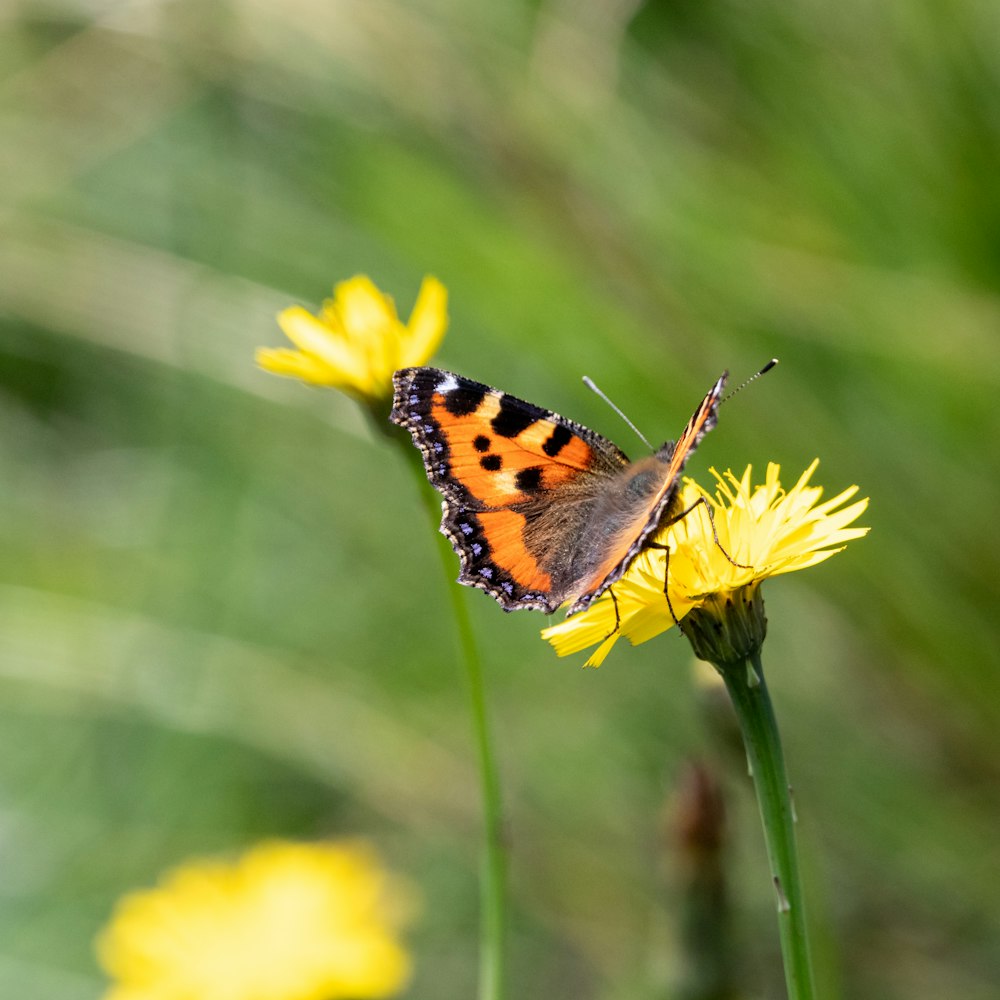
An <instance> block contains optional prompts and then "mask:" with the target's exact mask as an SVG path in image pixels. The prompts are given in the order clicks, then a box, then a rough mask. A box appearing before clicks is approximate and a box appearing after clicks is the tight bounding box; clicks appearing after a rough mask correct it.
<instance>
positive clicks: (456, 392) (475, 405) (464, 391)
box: [444, 384, 486, 417]
mask: <svg viewBox="0 0 1000 1000" xmlns="http://www.w3.org/2000/svg"><path fill="white" fill-rule="evenodd" d="M485 398H486V386H481V385H475V384H473V385H460V386H459V387H458V388H457V389H452V390H451V392H449V393H446V394H445V397H444V406H445V409H446V410H447V411H448V412H449V413H450V414H451V415H452V416H453V417H467V416H468V415H469V414H470V413H475V412H476V410H478V409H479V405H480V404H481V403H482V401H483V400H484V399H485Z"/></svg>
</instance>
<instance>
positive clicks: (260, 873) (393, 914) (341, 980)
mask: <svg viewBox="0 0 1000 1000" xmlns="http://www.w3.org/2000/svg"><path fill="white" fill-rule="evenodd" d="M404 897H405V893H404V892H403V891H402V889H401V887H400V886H399V885H398V884H396V883H395V882H394V881H393V880H392V879H391V878H390V877H389V876H388V875H386V873H385V872H383V870H382V869H381V868H380V866H379V864H378V861H377V859H376V857H375V856H374V854H373V852H372V851H371V850H370V849H369V848H368V847H367V846H365V845H364V844H363V843H360V842H349V843H327V844H296V843H290V842H287V841H271V842H267V843H264V844H261V845H259V846H257V847H255V848H253V849H252V850H250V851H249V852H248V853H247V854H245V855H244V856H243V857H242V858H240V859H239V860H237V861H236V862H235V863H232V864H230V863H226V862H222V861H211V860H202V861H192V862H189V863H187V864H185V865H182V866H181V867H180V868H177V869H176V870H174V871H172V872H170V873H168V874H167V875H166V876H165V877H164V878H163V879H162V880H161V882H160V885H159V886H158V887H157V888H155V889H149V890H144V891H140V892H135V893H132V894H131V895H128V896H126V897H124V899H122V900H120V901H119V903H118V906H117V909H116V911H115V913H114V916H113V917H112V919H111V922H110V923H109V925H108V926H107V927H106V928H105V929H104V931H103V932H102V934H101V936H100V938H99V939H98V942H97V949H98V957H99V959H100V961H101V964H102V965H103V966H104V968H105V969H106V970H107V972H108V974H109V975H110V976H111V978H112V979H113V980H114V981H115V982H114V985H112V987H111V988H110V990H109V991H108V993H107V994H106V996H105V1000H337V998H340V997H351V998H354V1000H361V998H366V997H388V996H392V995H394V994H396V993H397V992H398V991H399V990H400V989H401V988H402V987H403V985H404V984H405V982H406V980H407V978H408V976H409V966H410V961H409V958H408V956H407V953H406V952H405V951H404V950H403V948H402V947H401V945H400V944H399V942H398V941H397V939H396V930H397V925H398V924H399V922H400V918H401V916H402V914H401V912H400V910H401V909H402V908H404V905H405V898H404Z"/></svg>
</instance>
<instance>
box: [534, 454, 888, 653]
mask: <svg viewBox="0 0 1000 1000" xmlns="http://www.w3.org/2000/svg"><path fill="white" fill-rule="evenodd" d="M818 465H819V460H818V459H817V460H815V461H814V462H813V463H812V464H811V465H810V466H809V468H808V469H806V471H805V472H804V473H803V474H802V475H801V476H800V477H799V480H798V482H797V483H796V484H795V485H794V486H793V487H792V488H791V489H789V490H787V491H786V490H784V489H783V488H782V486H781V482H780V480H779V474H780V468H779V466H778V465H777V464H775V463H773V462H772V463H769V464H768V467H767V475H766V476H765V479H764V482H763V484H761V485H758V486H753V485H752V468H751V467H750V466H747V469H746V471H745V472H744V473H743V475H742V476H740V477H739V478H737V477H736V476H735V475H733V473H732V472H727V473H726V474H725V475H719V473H717V472H716V471H715V470H714V469H713V470H712V474H713V475H714V476H715V480H716V489H715V492H714V493H710V492H709V491H708V490H705V489H703V488H702V487H700V486H698V485H697V484H696V483H694V482H693V481H692V480H690V479H686V480H685V481H684V485H683V487H682V489H681V493H680V506H679V507H678V509H679V510H686V509H687V508H688V507H690V506H691V505H692V504H694V503H695V502H696V501H698V500H699V499H704V501H705V503H700V504H698V506H696V507H695V508H694V509H693V510H692V511H691V512H690V513H689V514H687V515H686V516H685V517H682V518H681V519H680V520H679V521H676V522H675V523H674V524H671V525H670V526H669V527H667V528H664V529H662V530H661V531H660V532H659V533H658V534H657V535H656V536H655V538H654V541H655V542H656V543H658V544H661V545H666V546H667V547H668V549H669V577H668V576H667V573H668V555H667V552H665V551H664V550H663V549H656V548H646V549H644V550H643V551H642V552H641V553H640V554H639V555H638V556H637V557H636V558H635V560H634V561H633V562H632V565H631V566H630V567H629V569H628V571H627V572H626V574H625V575H624V576H623V577H622V578H621V580H620V581H619V582H618V583H616V584H615V585H614V593H615V599H616V600H617V603H618V615H619V627H618V629H617V630H616V629H615V607H614V603H613V602H612V599H611V596H610V595H609V594H605V595H604V596H603V597H601V598H600V599H598V600H597V601H595V602H594V603H593V604H592V605H591V606H590V607H589V608H587V610H586V611H583V612H581V613H580V614H578V615H574V616H573V617H572V618H568V619H567V620H566V621H564V622H561V623H560V624H558V625H553V626H551V627H550V628H547V629H544V630H543V631H542V637H543V638H544V639H547V640H548V641H549V642H551V643H552V645H553V646H554V647H555V650H556V652H557V653H558V654H559V655H560V656H565V655H567V654H568V653H575V652H578V651H579V650H581V649H586V648H587V647H589V646H593V645H595V644H598V643H599V644H600V645H599V646H598V648H597V650H596V651H595V652H594V653H593V655H592V656H591V657H590V659H589V660H588V661H587V665H588V666H599V665H600V664H601V663H602V662H603V661H604V658H605V657H606V656H607V655H608V653H609V652H610V650H611V647H612V646H613V645H614V644H615V642H617V640H618V638H619V637H620V636H622V635H624V636H626V637H627V638H628V639H629V640H630V641H631V642H632V644H633V645H635V644H637V643H640V642H645V641H646V640H647V639H652V638H653V637H654V636H656V635H659V634H660V633H661V632H665V631H666V630H667V629H668V628H670V627H671V626H672V625H674V624H676V621H679V620H683V619H684V617H685V615H687V614H688V613H689V612H691V611H692V610H693V609H696V608H703V607H711V606H714V605H716V604H718V603H719V602H720V601H721V602H723V603H725V602H727V601H728V602H729V603H730V604H731V605H732V604H733V603H735V604H736V605H740V604H741V603H742V604H744V605H745V604H746V603H747V602H749V603H750V604H751V605H752V600H753V597H754V595H755V594H756V589H757V585H758V584H759V583H760V581H761V580H764V579H766V578H767V577H769V576H778V575H779V574H781V573H791V572H793V571H794V570H798V569H805V568H806V567H807V566H814V565H816V563H820V562H823V560H824V559H829V558H830V556H832V555H834V554H835V553H837V552H840V551H841V549H843V547H844V545H845V543H846V542H848V541H850V540H851V539H853V538H860V537H861V536H862V535H864V534H867V532H868V529H867V528H850V527H848V525H850V524H851V523H852V522H854V521H855V520H856V519H857V518H858V517H859V516H860V515H861V514H862V512H863V511H864V510H865V508H866V507H867V506H868V500H867V499H864V500H858V501H855V502H854V503H852V504H849V505H847V506H844V505H845V503H846V502H847V501H848V500H849V499H850V498H851V497H853V496H854V494H855V493H857V491H858V487H857V486H852V487H850V488H849V489H846V490H844V491H843V492H842V493H840V494H838V495H837V496H835V497H833V498H832V499H831V500H827V501H826V502H825V503H819V499H820V496H821V495H822V492H823V490H822V488H821V487H819V486H810V485H809V480H810V478H811V477H812V474H813V473H814V472H815V471H816V467H817V466H818ZM708 508H711V514H712V516H711V518H710V517H709V510H708ZM713 522H714V525H715V533H714V534H713V531H712V525H713ZM716 535H717V536H718V541H716ZM664 578H666V579H667V597H669V599H670V603H669V604H668V603H667V599H666V598H665V597H664V593H663V581H664ZM734 595H735V597H736V598H737V599H736V600H735V601H733V600H731V598H733V597H734ZM671 608H672V609H673V610H672V612H671ZM675 616H676V617H675Z"/></svg>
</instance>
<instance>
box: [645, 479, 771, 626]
mask: <svg viewBox="0 0 1000 1000" xmlns="http://www.w3.org/2000/svg"><path fill="white" fill-rule="evenodd" d="M702 504H704V505H705V512H706V513H707V514H708V523H709V524H710V525H711V526H712V538H714V539H715V544H716V545H717V546H718V549H719V551H720V552H721V553H722V554H723V555H724V556H725V557H726V559H727V560H728V561H729V562H730V563H732V565H733V566H736V567H737V568H738V569H753V568H754V567H753V566H747V565H746V564H745V563H741V562H737V561H736V560H735V559H734V558H733V557H732V556H731V555H730V554H729V553H728V552H727V551H726V549H725V546H724V545H723V544H722V542H720V541H719V532H718V531H716V528H715V515H714V514H713V513H712V505H711V504H710V503H709V502H708V501H707V500H706V499H705V498H704V497H698V499H697V500H695V502H694V503H693V504H691V506H690V507H688V508H686V509H685V510H682V511H681V512H680V513H679V514H675V515H674V516H673V517H671V518H669V519H668V520H666V521H664V522H663V523H662V524H661V525H660V528H669V527H670V526H671V525H672V524H676V523H677V522H678V521H680V520H682V519H683V518H685V517H687V516H688V514H690V513H691V511H693V510H694V509H695V507H699V506H701V505H702ZM649 547H650V548H657V549H658V548H664V547H665V546H660V545H650V546H649ZM674 621H677V619H676V618H675V619H674Z"/></svg>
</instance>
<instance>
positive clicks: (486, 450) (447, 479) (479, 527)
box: [390, 368, 628, 613]
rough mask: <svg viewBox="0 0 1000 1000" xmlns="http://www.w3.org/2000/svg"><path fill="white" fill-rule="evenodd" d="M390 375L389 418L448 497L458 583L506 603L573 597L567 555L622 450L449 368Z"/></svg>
mask: <svg viewBox="0 0 1000 1000" xmlns="http://www.w3.org/2000/svg"><path fill="white" fill-rule="evenodd" d="M393 382H394V385H395V397H394V400H393V409H392V414H391V417H390V419H391V420H392V422H393V423H395V424H398V425H400V426H401V427H405V428H406V429H407V430H409V432H410V434H411V435H412V436H413V440H414V442H415V443H416V445H417V446H418V447H419V448H420V451H421V453H422V454H423V457H424V467H425V468H426V470H427V476H428V478H429V479H430V481H431V483H432V485H433V486H434V487H435V488H436V489H437V490H438V492H439V493H440V494H441V495H442V497H443V498H444V503H443V517H442V521H441V531H442V532H443V533H444V534H445V535H446V536H447V537H448V539H449V540H450V541H451V543H452V546H453V547H454V549H455V551H456V552H457V553H458V556H459V559H460V561H461V564H462V568H461V573H460V574H459V578H458V579H459V582H460V583H464V584H467V585H470V586H473V587H479V588H480V589H482V590H485V591H486V592H487V593H488V594H490V595H491V596H492V597H494V598H495V599H496V600H497V602H498V603H499V604H500V606H501V607H502V608H503V609H504V610H505V611H514V610H518V609H521V608H534V609H538V610H542V611H545V612H548V613H551V612H552V611H554V610H555V609H556V608H557V607H559V605H560V604H562V603H563V601H565V600H567V599H568V598H570V597H575V596H576V594H575V593H569V592H566V586H567V584H568V583H569V582H571V581H570V579H569V576H570V574H569V573H568V570H567V565H568V560H569V559H570V558H571V555H572V552H573V549H574V546H575V544H576V542H577V539H578V537H579V534H580V532H581V530H582V526H583V524H585V523H586V518H587V516H588V515H589V513H590V511H591V510H592V508H593V505H594V503H595V502H596V499H597V497H598V496H599V495H600V493H601V490H602V487H604V486H605V485H606V484H607V483H608V482H609V481H611V480H613V479H614V477H616V476H617V475H618V474H619V473H620V472H621V471H622V470H623V469H625V468H626V467H627V466H628V459H627V458H626V456H625V455H624V454H623V453H622V452H621V451H620V450H619V449H618V448H617V447H616V446H615V445H614V444H612V443H611V442H610V441H608V440H607V439H606V438H604V437H601V435H599V434H595V433H594V432H593V431H591V430H588V429H587V428H586V427H583V426H582V425H581V424H577V423H574V422H573V421H571V420H566V419H565V418H564V417H561V416H559V415H558V414H557V413H552V412H551V411H549V410H543V409H542V408H541V407H538V406H534V405H532V404H531V403H527V402H525V401H524V400H521V399H517V398H516V397H514V396H510V395H508V394H507V393H503V392H499V391H498V390H496V389H492V388H490V387H489V386H486V385H482V384H481V383H479V382H473V381H472V380H471V379H467V378H463V377H462V376H460V375H455V374H453V373H451V372H446V371H442V370H440V369H437V368H404V369H402V370H400V371H398V372H396V374H395V375H394V376H393ZM556 515H558V516H556Z"/></svg>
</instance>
